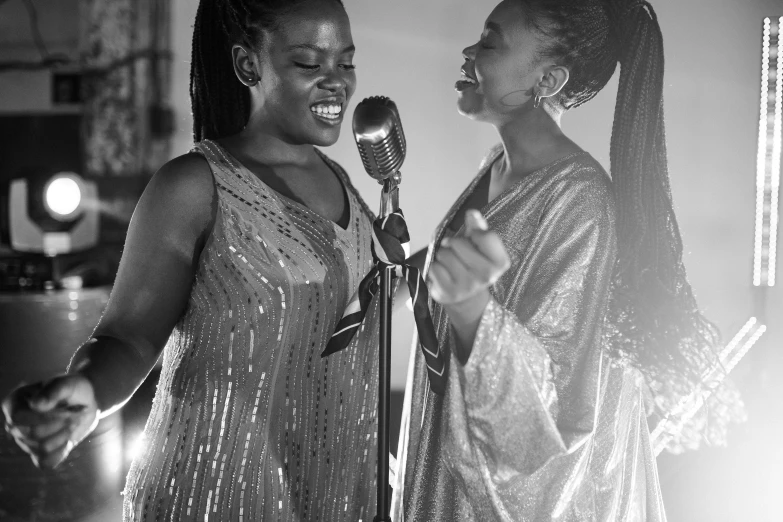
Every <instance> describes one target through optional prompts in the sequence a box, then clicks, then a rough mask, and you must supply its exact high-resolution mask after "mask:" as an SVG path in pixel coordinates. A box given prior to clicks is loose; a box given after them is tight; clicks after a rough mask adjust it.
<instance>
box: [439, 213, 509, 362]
mask: <svg viewBox="0 0 783 522" xmlns="http://www.w3.org/2000/svg"><path fill="white" fill-rule="evenodd" d="M509 266H511V260H510V259H509V256H508V253H507V252H506V249H505V247H504V246H503V243H502V242H501V241H500V237H499V236H498V235H497V234H496V233H495V232H491V231H489V230H488V226H487V221H486V220H485V219H484V216H482V215H481V213H480V212H479V211H478V210H472V209H471V210H468V211H467V212H466V213H465V235H464V236H462V237H452V238H449V239H448V240H446V239H444V240H443V241H442V242H441V244H440V248H439V249H438V253H437V254H436V255H435V259H434V260H433V262H432V266H431V267H430V271H429V278H430V294H431V295H432V298H433V299H435V300H436V301H438V302H439V303H441V304H442V305H443V308H444V309H445V310H446V313H447V314H448V315H449V318H450V319H451V325H452V327H453V329H454V332H455V333H456V341H457V354H456V355H457V357H458V358H459V359H460V361H462V362H463V363H464V362H466V361H467V360H468V357H470V352H471V350H472V347H473V340H474V339H475V337H476V331H477V330H478V325H479V323H480V322H481V317H482V315H483V314H484V309H485V308H486V306H487V303H488V302H489V299H490V294H489V286H490V285H492V284H493V283H495V281H497V280H498V278H499V277H500V276H501V275H503V273H504V272H505V271H506V270H508V268H509Z"/></svg>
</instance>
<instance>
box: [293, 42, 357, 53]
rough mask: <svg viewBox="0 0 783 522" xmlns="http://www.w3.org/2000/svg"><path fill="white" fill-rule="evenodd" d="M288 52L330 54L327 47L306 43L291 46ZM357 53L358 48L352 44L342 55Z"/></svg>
mask: <svg viewBox="0 0 783 522" xmlns="http://www.w3.org/2000/svg"><path fill="white" fill-rule="evenodd" d="M288 50H289V51H300V50H305V51H315V52H318V53H327V52H329V49H328V48H326V47H318V46H317V45H313V44H306V43H304V44H296V45H291V46H289V47H288ZM355 51H356V46H354V45H353V44H351V45H349V46H348V47H346V48H345V49H343V50H342V51H340V54H345V53H352V52H355Z"/></svg>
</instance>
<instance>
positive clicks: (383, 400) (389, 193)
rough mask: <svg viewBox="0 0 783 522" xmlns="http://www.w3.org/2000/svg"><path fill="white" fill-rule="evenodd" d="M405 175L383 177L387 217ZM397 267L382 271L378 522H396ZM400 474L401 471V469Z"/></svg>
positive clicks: (383, 204)
mask: <svg viewBox="0 0 783 522" xmlns="http://www.w3.org/2000/svg"><path fill="white" fill-rule="evenodd" d="M401 178H402V176H401V175H400V172H399V171H397V172H395V173H394V174H393V175H391V176H389V177H388V178H386V179H385V180H383V191H382V192H381V212H380V217H382V218H385V217H388V216H389V215H391V214H393V213H394V212H396V211H397V209H398V208H399V193H400V191H399V186H400V180H401ZM394 277H395V270H394V267H389V268H386V269H385V270H383V271H382V272H381V284H380V329H379V338H378V340H379V343H378V373H379V375H378V377H379V378H378V498H377V500H378V511H377V514H376V516H375V518H374V519H373V521H374V522H392V519H391V515H390V513H389V511H390V510H391V499H390V497H389V407H390V398H391V389H390V382H389V381H390V380H391V325H392V290H393V285H392V282H393V281H394ZM397 472H398V473H399V470H397Z"/></svg>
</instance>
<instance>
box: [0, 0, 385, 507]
mask: <svg viewBox="0 0 783 522" xmlns="http://www.w3.org/2000/svg"><path fill="white" fill-rule="evenodd" d="M353 55H354V46H353V42H352V38H351V31H350V26H349V21H348V17H347V15H346V12H345V10H344V8H343V6H342V3H341V2H339V1H337V0H300V1H291V0H289V1H280V0H278V1H273V0H267V1H251V0H202V1H201V3H200V5H199V8H198V14H197V15H196V22H195V27H194V38H193V60H192V69H191V99H192V103H193V116H194V134H195V141H196V142H197V143H196V146H195V149H194V150H193V151H192V152H191V153H189V154H185V155H183V156H180V157H178V158H176V159H174V160H172V161H170V162H169V163H167V164H166V165H164V166H163V167H162V168H161V169H160V170H159V171H158V172H157V173H156V174H155V176H154V177H153V178H152V180H151V182H150V184H149V186H148V187H147V189H146V191H145V193H144V195H143V196H142V198H141V200H140V202H139V204H138V207H137V209H136V212H135V214H134V217H133V220H132V222H131V225H130V229H129V231H128V237H127V241H126V245H125V250H124V254H123V259H122V262H121V265H120V269H119V272H118V274H117V278H116V282H115V285H114V289H113V292H112V295H111V299H110V302H109V304H108V307H107V309H106V312H105V314H104V316H103V317H102V319H101V321H100V324H99V325H98V327H97V328H96V330H95V333H94V336H93V338H92V339H90V340H89V341H88V342H87V343H85V344H84V345H83V346H82V347H81V348H79V349H78V351H77V352H76V354H75V355H74V357H73V360H72V362H71V365H70V368H69V371H68V373H67V374H65V375H61V376H58V377H56V378H55V379H53V380H52V381H50V382H48V383H46V384H45V385H43V384H38V385H34V386H27V387H24V388H21V389H19V390H17V391H16V392H14V393H13V394H12V395H10V396H9V397H8V398H7V399H6V400H5V401H4V405H3V407H4V411H5V414H6V420H7V427H8V429H9V431H10V432H11V433H12V434H13V435H14V437H15V438H16V439H17V441H18V442H19V444H20V445H21V446H22V447H23V448H24V449H26V450H27V451H28V452H29V453H30V454H31V455H32V457H33V459H34V461H35V462H36V463H37V464H39V465H40V466H46V467H51V466H55V465H57V464H58V463H59V462H61V461H62V460H63V459H64V458H65V457H66V456H67V455H68V453H69V452H70V451H71V450H72V449H73V446H74V445H75V444H78V442H79V441H80V440H82V439H84V437H86V436H87V435H88V434H89V433H90V431H91V430H92V429H93V428H94V426H95V424H96V423H97V421H98V419H99V418H100V417H102V416H105V415H108V414H109V413H111V412H113V411H115V410H116V409H117V408H119V407H120V406H121V405H122V404H123V403H124V402H125V401H126V400H127V399H128V398H129V397H130V396H131V394H132V393H133V392H134V390H135V389H136V388H137V387H138V386H139V385H140V383H141V382H142V381H143V380H144V379H145V377H146V375H147V374H148V372H149V371H150V370H151V368H152V367H153V365H154V364H155V361H156V359H157V358H158V355H159V354H160V353H161V351H163V368H162V372H161V377H160V381H159V384H158V388H157V393H156V395H155V400H154V403H153V407H152V412H151V414H150V417H149V420H148V422H147V425H146V428H145V431H144V437H145V443H144V450H143V452H142V453H141V454H140V455H139V456H138V457H137V458H136V459H135V460H134V462H133V464H132V466H131V470H130V473H129V476H128V479H127V485H126V488H125V491H124V497H125V500H124V519H125V520H126V521H143V520H215V521H228V520H231V521H242V520H245V521H248V522H250V521H259V520H283V521H299V520H324V521H337V520H350V521H356V520H363V519H364V520H367V519H368V515H367V513H368V509H369V510H371V509H372V507H373V506H374V505H375V486H374V482H375V455H376V449H375V445H376V440H375V425H376V419H375V414H376V413H375V405H376V404H377V399H376V390H377V384H376V379H377V360H376V357H374V355H373V354H374V352H375V351H374V350H372V349H366V348H365V346H367V345H375V344H376V343H377V324H378V313H377V309H376V307H372V308H371V309H370V311H369V312H368V316H367V319H366V323H365V326H364V327H363V328H362V330H361V331H360V332H359V333H358V335H357V336H356V337H355V338H354V340H353V343H354V344H355V346H354V347H353V349H348V350H344V351H343V352H341V353H339V354H335V355H334V356H332V357H330V358H328V359H322V358H321V357H320V353H321V351H322V350H323V348H324V347H325V346H326V343H327V341H328V340H329V338H330V336H331V334H332V333H333V331H334V328H335V325H336V323H337V321H338V320H339V318H340V314H341V313H342V311H343V310H344V308H345V305H346V303H347V301H348V299H349V297H350V296H351V295H352V294H353V293H354V292H355V291H356V288H357V286H358V283H359V282H360V281H361V279H362V278H363V276H364V275H365V274H366V273H367V272H368V270H369V268H370V266H371V262H372V254H371V249H370V243H371V220H372V216H371V213H370V211H369V210H368V208H367V207H366V205H365V204H364V203H363V202H362V200H361V198H360V197H359V195H358V193H357V192H356V191H355V190H354V188H353V187H352V185H351V183H350V181H349V179H348V177H347V176H346V174H345V172H344V171H343V170H342V169H341V168H340V167H339V165H337V164H335V163H334V162H332V161H331V160H329V159H328V158H327V157H326V156H324V155H323V154H322V153H321V152H319V151H318V150H317V149H316V148H314V146H328V145H332V144H333V143H335V141H336V140H337V138H338V136H339V132H340V125H341V123H342V120H343V117H342V115H343V114H344V112H345V110H346V108H347V104H348V101H349V99H350V97H351V95H352V93H353V92H354V87H355V83H356V80H355V73H354V66H353V64H352V60H353ZM164 346H165V349H164Z"/></svg>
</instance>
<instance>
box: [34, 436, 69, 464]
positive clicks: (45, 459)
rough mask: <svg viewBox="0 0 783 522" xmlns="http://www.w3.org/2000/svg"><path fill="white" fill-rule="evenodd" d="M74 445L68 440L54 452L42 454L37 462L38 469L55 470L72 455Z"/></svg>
mask: <svg viewBox="0 0 783 522" xmlns="http://www.w3.org/2000/svg"><path fill="white" fill-rule="evenodd" d="M73 447H74V444H73V442H71V441H70V440H66V441H65V442H64V443H63V444H62V445H61V446H59V447H57V448H54V449H53V450H52V451H50V452H47V453H45V454H41V455H40V456H39V457H38V459H37V461H38V467H39V468H42V469H53V468H56V467H57V466H59V465H60V463H61V462H62V461H64V460H65V458H66V457H67V456H68V454H69V453H71V450H73Z"/></svg>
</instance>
